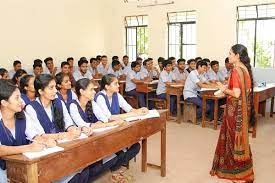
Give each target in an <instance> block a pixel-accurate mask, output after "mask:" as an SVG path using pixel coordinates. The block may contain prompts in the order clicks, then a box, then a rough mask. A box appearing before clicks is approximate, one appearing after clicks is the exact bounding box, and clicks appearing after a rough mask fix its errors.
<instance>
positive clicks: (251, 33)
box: [238, 20, 255, 60]
mask: <svg viewBox="0 0 275 183" xmlns="http://www.w3.org/2000/svg"><path fill="white" fill-rule="evenodd" d="M254 39H255V20H250V21H239V30H238V43H240V44H243V45H244V46H246V47H247V49H248V55H249V57H250V58H251V60H253V59H254V43H255V41H254Z"/></svg>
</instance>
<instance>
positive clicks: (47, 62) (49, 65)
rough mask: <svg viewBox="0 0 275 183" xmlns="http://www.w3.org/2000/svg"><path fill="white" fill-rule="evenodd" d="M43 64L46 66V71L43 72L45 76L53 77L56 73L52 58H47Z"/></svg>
mask: <svg viewBox="0 0 275 183" xmlns="http://www.w3.org/2000/svg"><path fill="white" fill-rule="evenodd" d="M44 63H45V65H46V67H47V69H46V71H45V73H46V74H51V75H52V76H55V74H56V73H58V71H57V67H55V66H54V63H53V58H52V57H47V58H46V59H45V60H44Z"/></svg>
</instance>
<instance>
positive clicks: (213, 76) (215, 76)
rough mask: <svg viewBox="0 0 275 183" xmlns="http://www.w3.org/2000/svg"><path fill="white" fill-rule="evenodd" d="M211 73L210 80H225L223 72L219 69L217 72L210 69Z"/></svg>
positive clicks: (209, 73)
mask: <svg viewBox="0 0 275 183" xmlns="http://www.w3.org/2000/svg"><path fill="white" fill-rule="evenodd" d="M208 75H209V79H210V80H218V81H224V78H225V77H224V76H223V74H222V72H220V71H218V72H217V73H215V72H214V71H213V70H210V71H209V72H208Z"/></svg>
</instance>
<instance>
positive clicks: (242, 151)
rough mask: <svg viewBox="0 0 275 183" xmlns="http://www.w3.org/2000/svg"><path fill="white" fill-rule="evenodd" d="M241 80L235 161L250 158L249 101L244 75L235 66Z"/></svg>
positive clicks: (242, 71) (241, 70)
mask: <svg viewBox="0 0 275 183" xmlns="http://www.w3.org/2000/svg"><path fill="white" fill-rule="evenodd" d="M236 70H237V72H238V75H239V77H240V82H241V98H240V99H238V100H239V105H240V107H241V115H240V116H239V115H237V117H236V130H235V144H234V152H233V155H234V159H235V161H245V160H248V159H250V149H249V143H248V138H249V136H248V128H249V125H248V123H249V117H248V115H249V114H250V113H249V111H248V110H249V109H250V108H249V107H248V106H249V103H248V97H249V96H248V92H247V89H246V81H245V76H244V70H243V69H242V68H240V67H236Z"/></svg>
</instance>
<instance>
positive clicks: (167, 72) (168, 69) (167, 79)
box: [156, 60, 177, 115]
mask: <svg viewBox="0 0 275 183" xmlns="http://www.w3.org/2000/svg"><path fill="white" fill-rule="evenodd" d="M163 68H164V69H163V71H161V73H160V76H159V81H158V87H157V91H156V94H157V98H160V99H166V85H167V84H172V82H173V74H172V69H173V66H172V62H171V61H170V60H165V61H164V63H163ZM170 101H171V102H170V106H169V107H170V111H171V113H172V115H176V112H177V105H176V103H177V98H176V96H174V95H172V96H170Z"/></svg>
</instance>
